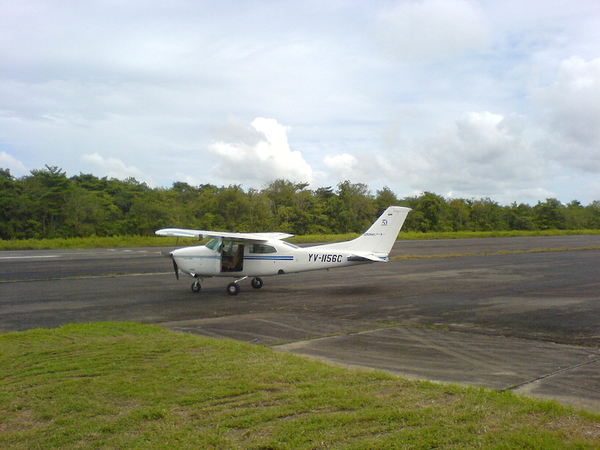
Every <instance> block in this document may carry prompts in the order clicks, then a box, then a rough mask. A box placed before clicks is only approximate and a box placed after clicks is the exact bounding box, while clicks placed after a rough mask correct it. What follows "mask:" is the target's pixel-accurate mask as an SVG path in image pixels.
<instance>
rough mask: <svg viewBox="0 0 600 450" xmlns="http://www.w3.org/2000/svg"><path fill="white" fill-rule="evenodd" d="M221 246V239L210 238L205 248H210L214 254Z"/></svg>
mask: <svg viewBox="0 0 600 450" xmlns="http://www.w3.org/2000/svg"><path fill="white" fill-rule="evenodd" d="M220 245H221V238H218V237H216V238H212V239H211V240H210V241H208V242H207V243H206V248H210V249H211V250H212V251H213V252H216V251H217V250H218V249H219V246H220Z"/></svg>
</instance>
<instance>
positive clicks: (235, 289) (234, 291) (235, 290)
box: [227, 283, 240, 295]
mask: <svg viewBox="0 0 600 450" xmlns="http://www.w3.org/2000/svg"><path fill="white" fill-rule="evenodd" d="M227 293H228V294H229V295H238V294H239V293H240V287H239V286H238V285H237V283H229V284H228V285H227Z"/></svg>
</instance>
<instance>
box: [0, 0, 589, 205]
mask: <svg viewBox="0 0 600 450" xmlns="http://www.w3.org/2000/svg"><path fill="white" fill-rule="evenodd" d="M45 165H49V166H57V167H59V168H62V169H63V170H64V171H65V172H66V173H67V175H68V176H74V175H78V174H79V173H86V174H87V173H91V174H94V175H96V176H98V177H104V176H107V177H109V178H112V177H115V178H119V179H124V178H127V177H134V178H136V179H137V180H138V181H141V182H145V183H147V184H148V185H150V186H153V187H156V186H164V187H170V186H172V184H173V183H174V182H177V181H183V182H187V183H189V184H191V185H200V184H205V183H212V184H215V185H217V186H228V185H231V184H238V185H242V187H243V188H244V189H249V188H256V189H261V188H263V187H265V186H266V185H267V184H268V183H269V182H270V181H273V180H275V179H280V178H283V179H288V180H290V181H293V182H299V183H300V182H302V183H309V187H310V188H313V189H316V188H318V187H327V186H332V187H334V188H335V187H336V186H337V184H338V183H340V182H343V181H345V180H349V181H351V182H352V183H365V184H366V185H367V186H368V187H369V188H370V189H371V190H372V191H373V193H375V192H376V191H377V190H379V189H382V188H383V187H384V186H387V187H388V188H390V189H391V190H392V191H393V192H394V193H395V194H396V195H397V196H398V197H399V198H403V197H406V196H413V195H419V194H420V193H422V192H424V191H430V192H435V193H437V194H439V195H442V196H444V197H447V198H466V199H470V198H487V197H489V198H491V199H492V200H494V201H497V202H499V203H500V204H511V203H512V202H517V203H521V202H523V203H528V204H531V205H533V204H536V203H537V202H538V201H544V200H545V199H546V198H557V199H559V200H560V201H562V202H564V203H568V202H570V201H572V200H574V199H576V200H579V201H581V202H582V203H583V204H584V205H585V204H589V203H591V202H592V201H595V200H600V1H598V0H527V1H522V0H480V1H476V0H408V1H407V0H368V1H367V0H346V1H340V0H328V1H327V2H323V1H305V0H295V1H283V0H279V1H268V0H253V1H251V2H248V1H242V0H237V1H236V0H222V1H218V2H216V1H205V0H171V1H169V2H165V1H164V0H161V1H157V0H143V1H142V0H129V1H125V0H120V1H117V0H95V1H88V0H43V1H42V0H18V1H15V0H0V167H2V168H5V169H10V171H11V173H12V175H13V176H15V177H21V176H25V175H28V174H29V173H30V171H31V170H33V169H42V168H44V166H45Z"/></svg>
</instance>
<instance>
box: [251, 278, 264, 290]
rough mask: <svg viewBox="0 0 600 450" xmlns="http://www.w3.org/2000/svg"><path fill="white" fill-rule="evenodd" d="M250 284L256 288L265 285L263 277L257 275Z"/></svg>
mask: <svg viewBox="0 0 600 450" xmlns="http://www.w3.org/2000/svg"><path fill="white" fill-rule="evenodd" d="M250 284H251V285H252V287H253V288H254V289H260V288H261V287H263V280H262V279H261V278H258V277H255V278H252V281H251V282H250Z"/></svg>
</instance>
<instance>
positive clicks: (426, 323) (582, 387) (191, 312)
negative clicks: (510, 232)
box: [0, 236, 600, 412]
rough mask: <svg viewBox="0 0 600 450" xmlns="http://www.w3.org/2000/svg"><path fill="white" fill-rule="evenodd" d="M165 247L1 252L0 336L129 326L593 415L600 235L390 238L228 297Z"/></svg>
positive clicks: (597, 405) (599, 340)
mask: <svg viewBox="0 0 600 450" xmlns="http://www.w3.org/2000/svg"><path fill="white" fill-rule="evenodd" d="M170 249H171V248H144V249H94V250H45V251H5V252H0V330H2V331H4V332H7V331H20V330H27V329H32V328H39V327H44V328H53V327H58V326H61V325H63V324H66V323H86V322H93V321H107V320H131V321H138V322H144V323H150V324H158V325H161V326H165V327H167V328H169V329H172V330H175V331H181V332H190V333H196V334H200V335H206V336H212V337H217V338H225V337H227V338H233V339H238V340H243V341H246V342H251V343H257V344H263V345H270V346H271V347H272V348H273V349H275V350H277V351H285V352H291V353H296V354H299V355H303V356H306V357H311V358H318V359H321V360H324V361H327V362H330V363H334V364H341V365H344V366H347V367H361V368H375V369H380V370H385V371H388V372H390V373H394V374H398V375H402V376H407V377H414V378H422V379H429V380H436V381H440V382H451V383H459V384H464V385H472V386H483V387H489V388H494V389H499V390H512V391H515V392H519V393H524V394H526V395H532V396H537V397H543V398H552V399H556V400H558V401H560V402H562V403H564V404H568V405H573V406H575V407H578V408H585V409H588V410H592V411H595V412H600V376H599V375H598V374H599V373H600V350H599V347H600V301H599V300H600V265H599V264H598V258H599V257H600V236H570V237H537V238H503V239H474V240H441V241H399V242H397V243H396V245H395V246H394V250H393V252H392V254H391V256H392V258H393V259H392V261H390V262H389V263H388V264H369V265H364V266H359V267H351V268H344V269H337V270H331V271H317V272H308V273H303V274H289V275H284V276H275V277H265V278H264V282H265V285H264V287H263V288H262V289H260V290H254V289H252V288H251V287H250V283H249V280H247V281H244V282H242V283H241V286H242V290H241V292H240V294H239V295H238V296H236V297H231V296H229V295H227V293H226V292H225V286H226V285H227V283H228V282H229V281H230V280H229V279H226V278H213V279H207V280H205V281H204V282H203V284H202V291H201V292H200V293H199V294H194V293H193V292H191V289H190V285H191V282H192V279H191V278H188V277H186V276H182V277H181V280H180V281H179V282H178V281H176V279H175V276H174V274H173V271H172V265H171V261H170V260H169V259H166V258H162V257H161V256H160V252H161V251H166V250H170Z"/></svg>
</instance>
